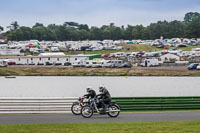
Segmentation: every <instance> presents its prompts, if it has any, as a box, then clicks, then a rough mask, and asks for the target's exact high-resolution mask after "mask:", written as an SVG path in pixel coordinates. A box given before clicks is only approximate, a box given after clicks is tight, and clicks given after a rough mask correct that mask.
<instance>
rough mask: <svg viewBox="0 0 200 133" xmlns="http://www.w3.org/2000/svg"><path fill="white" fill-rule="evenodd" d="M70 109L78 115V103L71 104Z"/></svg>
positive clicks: (79, 111) (79, 112)
mask: <svg viewBox="0 0 200 133" xmlns="http://www.w3.org/2000/svg"><path fill="white" fill-rule="evenodd" d="M71 111H72V113H73V114H74V115H80V114H81V106H80V105H79V104H73V105H72V107H71Z"/></svg>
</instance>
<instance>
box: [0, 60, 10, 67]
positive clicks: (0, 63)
mask: <svg viewBox="0 0 200 133" xmlns="http://www.w3.org/2000/svg"><path fill="white" fill-rule="evenodd" d="M7 66H8V61H7V60H0V67H7Z"/></svg>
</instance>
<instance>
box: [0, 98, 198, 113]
mask: <svg viewBox="0 0 200 133" xmlns="http://www.w3.org/2000/svg"><path fill="white" fill-rule="evenodd" d="M76 100H77V98H75V97H71V98H70V97H62V98H0V113H70V112H71V105H72V103H73V102H74V101H76ZM112 100H113V101H116V102H117V103H118V104H119V105H120V107H121V110H122V111H153V110H161V111H162V110H200V97H114V98H113V99H112Z"/></svg>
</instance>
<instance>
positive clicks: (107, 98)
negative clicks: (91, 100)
mask: <svg viewBox="0 0 200 133" xmlns="http://www.w3.org/2000/svg"><path fill="white" fill-rule="evenodd" d="M99 92H100V94H98V95H97V97H98V98H99V100H100V103H101V104H102V106H103V109H104V110H106V109H107V107H106V106H107V105H109V104H110V102H111V95H110V93H109V91H108V90H107V89H106V87H105V86H104V85H100V86H99Z"/></svg>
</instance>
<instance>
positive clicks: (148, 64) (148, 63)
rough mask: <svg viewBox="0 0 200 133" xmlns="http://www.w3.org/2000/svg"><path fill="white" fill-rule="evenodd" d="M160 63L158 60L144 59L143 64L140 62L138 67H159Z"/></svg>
mask: <svg viewBox="0 0 200 133" xmlns="http://www.w3.org/2000/svg"><path fill="white" fill-rule="evenodd" d="M160 64H161V62H160V61H159V60H158V59H145V60H144V62H142V63H141V64H140V65H141V66H142V67H153V66H159V65H160Z"/></svg>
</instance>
